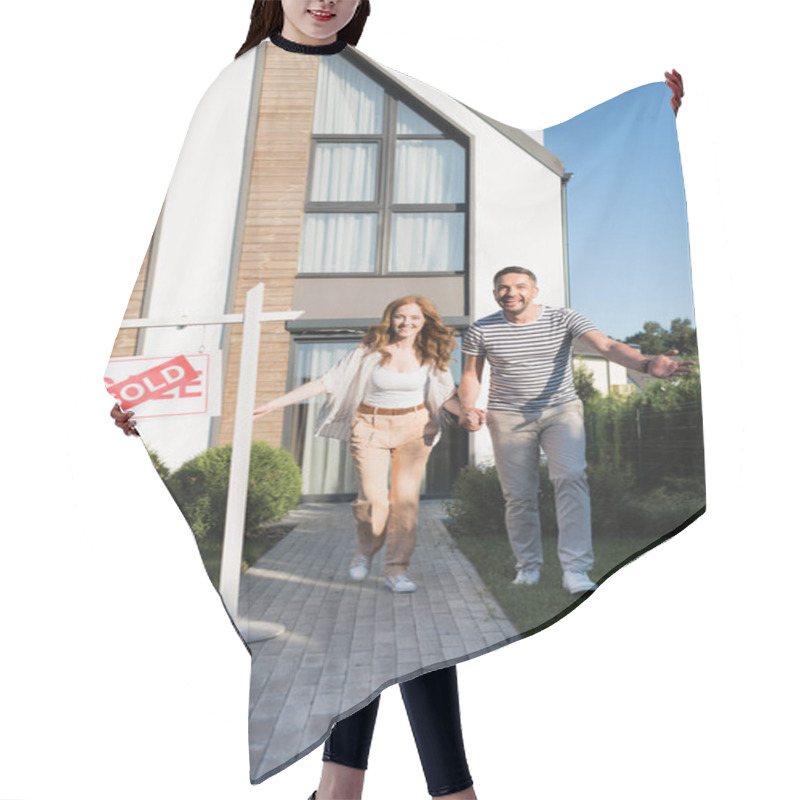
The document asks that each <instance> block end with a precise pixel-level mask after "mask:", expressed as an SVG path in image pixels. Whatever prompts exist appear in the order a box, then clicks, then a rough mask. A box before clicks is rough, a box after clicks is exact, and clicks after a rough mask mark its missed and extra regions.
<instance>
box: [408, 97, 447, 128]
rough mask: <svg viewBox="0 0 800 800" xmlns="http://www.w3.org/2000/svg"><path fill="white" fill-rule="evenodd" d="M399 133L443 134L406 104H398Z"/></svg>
mask: <svg viewBox="0 0 800 800" xmlns="http://www.w3.org/2000/svg"><path fill="white" fill-rule="evenodd" d="M397 133H398V134H400V135H402V134H409V133H442V131H440V130H439V129H438V128H435V127H434V126H433V125H431V123H430V122H428V120H426V119H424V118H423V117H421V116H420V115H419V114H417V112H416V111H412V110H411V109H410V108H409V107H408V106H407V105H406V104H405V103H401V102H399V101H398V103H397Z"/></svg>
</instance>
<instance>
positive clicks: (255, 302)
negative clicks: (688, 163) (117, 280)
mask: <svg viewBox="0 0 800 800" xmlns="http://www.w3.org/2000/svg"><path fill="white" fill-rule="evenodd" d="M263 305H264V284H263V283H259V284H257V285H256V286H254V287H253V288H252V289H251V290H250V291H249V292H248V293H247V297H246V300H245V310H244V314H221V315H217V316H213V315H209V316H206V317H195V318H189V319H187V318H186V317H182V318H180V319H178V320H175V319H161V320H149V319H128V320H124V321H123V322H122V325H121V326H120V327H121V328H172V327H188V326H190V325H231V324H235V323H243V325H244V329H243V332H242V356H241V364H240V367H239V385H238V390H237V395H236V413H235V417H234V425H233V449H232V452H231V471H230V477H229V479H228V505H227V509H226V512H225V531H224V533H223V538H222V565H221V568H220V581H219V593H220V595H221V596H222V602H223V603H224V604H225V608H226V609H227V611H228V613H229V614H230V616H231V618H232V619H233V620H234V622H235V623H236V627H237V628H238V629H239V631H240V632H241V634H242V636H243V638H244V640H245V641H248V642H249V641H255V640H263V639H269V638H272V637H273V636H278V635H280V634H281V633H283V631H284V630H285V627H284V626H283V625H280V624H279V623H274V622H267V621H265V620H249V619H239V584H240V581H241V572H242V550H243V546H244V522H245V511H246V508H247V485H248V479H249V474H250V443H251V441H252V435H253V409H254V407H255V400H256V381H257V378H258V350H259V341H260V333H261V323H262V322H278V321H283V320H289V319H297V317H299V316H300V315H301V314H302V313H303V312H302V311H280V312H274V311H262V310H261V309H262V307H263Z"/></svg>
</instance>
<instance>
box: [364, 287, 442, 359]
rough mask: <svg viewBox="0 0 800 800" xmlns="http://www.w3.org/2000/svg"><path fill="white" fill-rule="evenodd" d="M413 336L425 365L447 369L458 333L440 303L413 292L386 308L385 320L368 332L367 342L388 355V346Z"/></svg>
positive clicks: (374, 348) (393, 301)
mask: <svg viewBox="0 0 800 800" xmlns="http://www.w3.org/2000/svg"><path fill="white" fill-rule="evenodd" d="M403 339H406V340H408V339H411V340H412V341H413V342H414V348H415V350H416V351H417V355H418V356H419V359H420V361H422V363H423V364H432V365H433V366H435V367H436V368H437V369H440V370H444V369H447V367H448V366H449V364H450V361H451V358H450V356H451V354H452V352H453V349H454V348H455V344H456V339H455V332H454V331H453V330H452V329H451V328H448V327H447V326H446V325H445V324H444V323H443V322H442V318H441V316H440V315H439V311H438V310H437V308H436V306H435V305H434V304H433V303H432V302H431V301H430V300H428V299H427V298H426V297H420V296H418V295H410V296H408V297H398V298H397V299H396V300H392V302H391V303H389V305H388V306H386V308H385V309H384V312H383V316H382V317H381V321H380V322H379V323H378V324H377V325H373V326H372V327H371V328H370V329H369V330H368V331H367V333H366V335H365V336H364V339H363V343H364V344H365V345H366V346H367V347H368V348H369V349H370V350H379V351H380V352H382V353H384V355H388V352H387V351H386V347H387V345H389V344H392V343H394V342H399V341H401V340H403Z"/></svg>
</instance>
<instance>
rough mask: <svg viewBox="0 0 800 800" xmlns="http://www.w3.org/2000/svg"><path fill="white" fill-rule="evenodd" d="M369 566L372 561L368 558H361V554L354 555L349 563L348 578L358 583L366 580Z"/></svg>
mask: <svg viewBox="0 0 800 800" xmlns="http://www.w3.org/2000/svg"><path fill="white" fill-rule="evenodd" d="M371 566H372V559H371V558H370V557H369V556H362V555H361V553H356V555H355V557H354V558H353V560H352V561H351V562H350V577H351V578H352V579H353V580H354V581H359V582H360V581H363V580H366V579H367V575H369V568H370V567H371Z"/></svg>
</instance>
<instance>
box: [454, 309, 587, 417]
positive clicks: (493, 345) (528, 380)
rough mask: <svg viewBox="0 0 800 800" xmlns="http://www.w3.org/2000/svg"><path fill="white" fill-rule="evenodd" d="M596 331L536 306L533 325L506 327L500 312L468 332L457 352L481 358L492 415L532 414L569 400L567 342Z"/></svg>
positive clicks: (580, 319) (571, 316)
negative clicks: (488, 373)
mask: <svg viewBox="0 0 800 800" xmlns="http://www.w3.org/2000/svg"><path fill="white" fill-rule="evenodd" d="M595 330H597V326H596V325H594V324H593V323H591V322H590V321H589V320H588V319H586V317H584V316H583V315H582V314H579V313H578V312H577V311H572V310H571V309H569V308H552V307H551V306H542V312H541V314H539V317H538V318H537V319H535V320H534V321H533V322H527V323H523V324H515V323H513V322H509V321H508V320H507V319H506V318H505V315H504V314H503V312H502V311H497V312H496V313H494V314H490V315H489V316H488V317H484V318H483V319H479V320H477V321H476V322H473V323H472V325H470V326H469V329H468V330H467V332H466V334H464V339H463V341H462V344H461V350H462V352H464V353H466V354H467V355H470V356H483V357H485V358H486V360H487V361H488V362H489V365H490V366H491V380H490V382H489V405H488V407H489V408H490V409H491V410H493V411H538V410H540V409H542V408H548V407H550V406H557V405H561V404H562V403H568V402H569V401H570V400H575V399H576V398H577V397H578V395H577V394H576V392H575V383H574V379H573V375H572V340H573V339H576V338H577V337H579V336H583V334H584V333H588V332H589V331H595Z"/></svg>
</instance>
